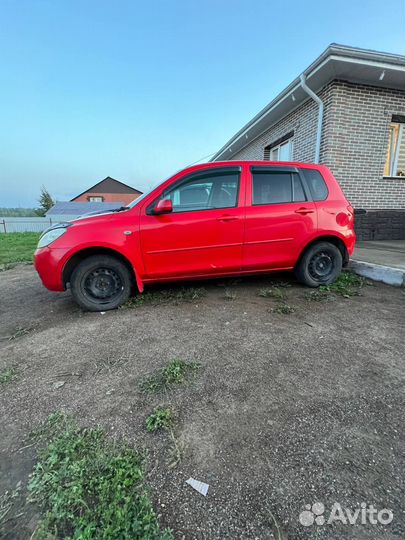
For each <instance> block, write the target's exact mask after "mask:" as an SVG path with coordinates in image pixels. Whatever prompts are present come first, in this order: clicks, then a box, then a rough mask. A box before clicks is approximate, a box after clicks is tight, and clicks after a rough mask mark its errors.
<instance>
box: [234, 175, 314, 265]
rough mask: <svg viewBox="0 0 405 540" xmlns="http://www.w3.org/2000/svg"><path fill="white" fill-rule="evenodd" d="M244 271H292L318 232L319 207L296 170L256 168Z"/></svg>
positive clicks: (249, 191)
mask: <svg viewBox="0 0 405 540" xmlns="http://www.w3.org/2000/svg"><path fill="white" fill-rule="evenodd" d="M249 176H250V178H249V180H248V184H247V195H246V221H245V236H244V247H243V260H242V269H243V270H245V271H251V270H266V269H284V268H286V269H287V268H291V267H293V266H294V265H295V262H296V260H297V258H298V256H299V253H300V252H301V250H302V247H303V246H304V245H305V243H306V241H308V239H309V238H310V237H311V236H312V235H313V233H314V232H315V231H316V228H317V214H316V207H315V204H314V203H313V201H312V200H311V195H310V193H309V190H308V188H307V186H306V183H305V180H303V178H302V177H301V174H300V172H299V170H298V169H297V168H296V167H282V166H252V167H251V168H250V175H249Z"/></svg>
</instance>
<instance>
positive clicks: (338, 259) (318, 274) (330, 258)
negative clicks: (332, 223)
mask: <svg viewBox="0 0 405 540" xmlns="http://www.w3.org/2000/svg"><path fill="white" fill-rule="evenodd" d="M342 263H343V259H342V253H341V252H340V250H339V248H338V247H337V246H335V245H334V244H330V243H329V242H318V243H317V244H313V245H312V246H311V247H310V248H308V249H307V250H306V251H305V252H304V254H303V255H302V257H301V259H300V261H299V262H298V264H297V267H296V268H295V275H296V277H297V279H298V281H300V282H301V283H304V284H305V285H308V286H309V287H319V285H329V284H330V283H333V282H334V281H335V280H336V278H337V277H338V276H339V274H340V272H341V271H342Z"/></svg>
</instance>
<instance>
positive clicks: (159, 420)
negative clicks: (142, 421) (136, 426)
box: [146, 407, 173, 432]
mask: <svg viewBox="0 0 405 540" xmlns="http://www.w3.org/2000/svg"><path fill="white" fill-rule="evenodd" d="M172 425H173V413H172V411H171V409H164V408H163V407H156V409H155V410H154V411H153V412H152V413H151V414H150V415H149V416H148V418H147V419H146V429H147V430H148V431H150V432H154V431H158V430H159V429H165V430H168V429H170V428H171V427H172Z"/></svg>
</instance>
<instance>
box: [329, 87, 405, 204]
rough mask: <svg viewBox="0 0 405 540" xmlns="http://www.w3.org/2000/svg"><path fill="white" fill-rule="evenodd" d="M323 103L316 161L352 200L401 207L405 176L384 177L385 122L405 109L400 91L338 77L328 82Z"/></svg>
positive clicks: (386, 138)
mask: <svg viewBox="0 0 405 540" xmlns="http://www.w3.org/2000/svg"><path fill="white" fill-rule="evenodd" d="M331 86H332V92H331V94H330V101H329V102H328V104H327V107H326V113H325V119H324V134H323V137H322V144H321V161H322V163H325V164H326V165H328V166H329V167H330V168H331V170H332V172H333V174H334V175H335V177H336V178H337V180H338V181H339V183H340V185H341V186H342V188H343V190H344V192H345V193H346V196H347V198H348V199H349V200H350V201H351V202H352V204H353V205H354V206H357V207H363V208H367V209H404V208H405V178H383V172H384V164H385V158H386V153H387V147H388V127H389V124H390V122H391V118H392V115H393V114H405V91H404V92H401V91H399V90H388V89H384V88H377V87H371V86H364V85H359V84H353V83H348V82H343V81H334V82H333V83H332V85H331Z"/></svg>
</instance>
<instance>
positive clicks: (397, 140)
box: [384, 116, 405, 176]
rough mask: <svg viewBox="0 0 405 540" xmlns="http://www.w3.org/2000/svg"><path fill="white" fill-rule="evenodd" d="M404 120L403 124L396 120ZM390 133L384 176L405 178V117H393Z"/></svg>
mask: <svg viewBox="0 0 405 540" xmlns="http://www.w3.org/2000/svg"><path fill="white" fill-rule="evenodd" d="M399 119H401V120H403V121H402V122H399V121H397V122H396V121H395V120H399ZM392 120H393V121H392V122H391V124H390V127H389V132H388V149H387V156H386V159H385V167H384V176H405V117H399V118H398V117H395V116H393V118H392Z"/></svg>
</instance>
